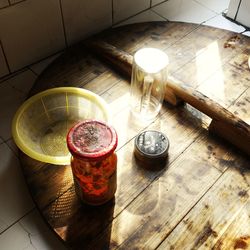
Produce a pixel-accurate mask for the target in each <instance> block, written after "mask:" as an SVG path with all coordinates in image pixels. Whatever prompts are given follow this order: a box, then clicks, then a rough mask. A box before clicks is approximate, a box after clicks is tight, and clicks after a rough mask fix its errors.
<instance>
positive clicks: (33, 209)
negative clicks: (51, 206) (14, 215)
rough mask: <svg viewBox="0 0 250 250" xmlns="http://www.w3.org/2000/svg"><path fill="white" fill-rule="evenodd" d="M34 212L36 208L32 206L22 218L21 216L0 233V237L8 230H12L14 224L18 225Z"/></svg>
mask: <svg viewBox="0 0 250 250" xmlns="http://www.w3.org/2000/svg"><path fill="white" fill-rule="evenodd" d="M35 210H36V207H35V206H34V207H33V208H31V209H30V210H29V211H28V212H26V213H25V214H24V215H23V216H21V217H20V218H19V219H18V220H16V221H15V222H13V223H12V224H10V225H9V226H8V227H7V228H5V229H4V230H3V231H2V232H0V236H1V235H3V234H4V233H5V232H6V231H8V230H9V229H10V228H12V227H13V226H14V225H15V224H17V223H19V222H20V221H21V220H22V219H23V218H24V217H25V216H27V215H29V214H30V213H32V212H33V211H35Z"/></svg>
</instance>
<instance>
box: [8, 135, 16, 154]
mask: <svg viewBox="0 0 250 250" xmlns="http://www.w3.org/2000/svg"><path fill="white" fill-rule="evenodd" d="M6 143H7V145H8V147H9V148H10V149H11V150H12V152H13V153H14V154H15V155H16V156H18V147H17V146H16V144H15V142H14V141H13V139H12V138H11V139H9V140H8V141H6Z"/></svg>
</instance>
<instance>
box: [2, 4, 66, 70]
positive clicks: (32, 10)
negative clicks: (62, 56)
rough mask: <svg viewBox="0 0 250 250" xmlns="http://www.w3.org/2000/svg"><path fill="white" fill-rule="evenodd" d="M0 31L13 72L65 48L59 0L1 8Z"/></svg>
mask: <svg viewBox="0 0 250 250" xmlns="http://www.w3.org/2000/svg"><path fill="white" fill-rule="evenodd" d="M48 10H49V12H48ZM45 18H46V22H45V21H44V19H45ZM0 30H1V42H2V44H3V48H4V51H5V54H6V57H7V60H8V63H9V66H10V69H11V71H12V72H14V71H16V70H18V69H21V68H23V67H24V66H26V65H29V64H31V63H34V62H37V61H38V60H40V59H42V58H44V57H46V56H49V55H51V54H52V53H55V52H56V51H59V50H62V49H63V48H64V47H65V38H64V32H63V25H62V17H61V11H60V4H59V1H50V0H43V1H33V0H26V1H22V2H20V3H18V4H15V5H12V6H10V7H8V8H4V9H2V10H1V12H0Z"/></svg>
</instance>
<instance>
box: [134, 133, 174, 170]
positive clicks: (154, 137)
mask: <svg viewBox="0 0 250 250" xmlns="http://www.w3.org/2000/svg"><path fill="white" fill-rule="evenodd" d="M168 149H169V140H168V138H167V136H166V135H165V134H163V133H162V132H159V131H155V130H147V131H143V132H142V133H140V134H139V135H138V136H137V137H136V138H135V147H134V154H135V157H136V159H137V160H138V161H139V162H138V163H139V165H141V166H142V167H145V168H150V169H159V168H162V166H163V165H165V163H166V160H167V157H168Z"/></svg>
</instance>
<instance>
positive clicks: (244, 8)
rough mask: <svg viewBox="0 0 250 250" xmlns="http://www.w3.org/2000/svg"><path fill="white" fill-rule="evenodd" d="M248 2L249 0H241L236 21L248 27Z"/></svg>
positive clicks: (249, 8) (249, 5)
mask: <svg viewBox="0 0 250 250" xmlns="http://www.w3.org/2000/svg"><path fill="white" fill-rule="evenodd" d="M249 13H250V2H249V0H242V1H241V2H240V8H239V11H238V13H237V18H236V21H237V22H239V23H241V24H243V25H245V26H247V27H249V28H250V15H249Z"/></svg>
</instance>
